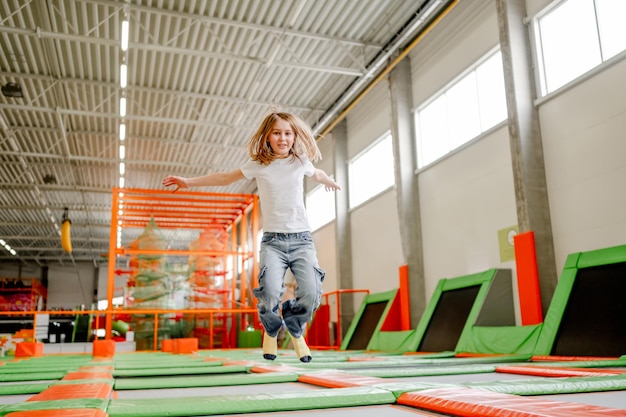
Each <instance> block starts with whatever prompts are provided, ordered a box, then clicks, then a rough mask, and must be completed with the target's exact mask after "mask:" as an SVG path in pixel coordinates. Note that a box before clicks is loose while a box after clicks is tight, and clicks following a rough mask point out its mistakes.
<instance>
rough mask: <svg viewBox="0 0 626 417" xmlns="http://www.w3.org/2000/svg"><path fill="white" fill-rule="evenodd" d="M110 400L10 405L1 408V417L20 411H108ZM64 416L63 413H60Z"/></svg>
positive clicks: (98, 399)
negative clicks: (83, 409) (87, 409)
mask: <svg viewBox="0 0 626 417" xmlns="http://www.w3.org/2000/svg"><path fill="white" fill-rule="evenodd" d="M108 403H109V400H103V399H100V398H85V399H77V400H54V401H29V402H23V403H17V404H10V405H7V406H5V407H3V408H0V416H5V415H7V414H9V413H16V412H19V411H34V410H67V409H77V408H95V409H98V410H106V407H107V405H108ZM59 414H62V413H59Z"/></svg>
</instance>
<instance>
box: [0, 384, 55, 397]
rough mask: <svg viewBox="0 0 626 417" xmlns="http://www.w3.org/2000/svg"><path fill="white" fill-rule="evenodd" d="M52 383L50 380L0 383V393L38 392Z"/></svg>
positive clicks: (20, 393)
mask: <svg viewBox="0 0 626 417" xmlns="http://www.w3.org/2000/svg"><path fill="white" fill-rule="evenodd" d="M50 385H52V383H51V382H40V383H33V384H11V385H0V395H22V394H39V393H40V392H41V391H43V390H45V389H47V388H48V387H50Z"/></svg>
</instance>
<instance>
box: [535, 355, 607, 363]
mask: <svg viewBox="0 0 626 417" xmlns="http://www.w3.org/2000/svg"><path fill="white" fill-rule="evenodd" d="M618 359H619V356H616V357H607V356H550V355H548V356H541V355H537V356H533V357H532V358H530V360H531V361H533V362H541V361H548V362H555V361H614V360H618Z"/></svg>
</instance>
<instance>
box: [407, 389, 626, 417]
mask: <svg viewBox="0 0 626 417" xmlns="http://www.w3.org/2000/svg"><path fill="white" fill-rule="evenodd" d="M398 404H403V405H410V406H413V407H417V408H421V409H427V410H430V411H436V412H440V413H444V414H450V415H454V416H460V417H537V416H541V417H589V416H595V417H598V416H600V417H618V416H619V417H624V410H618V409H615V408H606V407H600V406H594V405H589V404H576V403H568V402H563V401H550V400H546V399H542V398H538V397H532V398H531V397H520V396H517V395H511V394H502V393H499V392H491V391H486V390H481V389H473V388H465V387H452V388H434V389H427V390H424V391H417V392H407V393H405V394H402V395H400V397H398Z"/></svg>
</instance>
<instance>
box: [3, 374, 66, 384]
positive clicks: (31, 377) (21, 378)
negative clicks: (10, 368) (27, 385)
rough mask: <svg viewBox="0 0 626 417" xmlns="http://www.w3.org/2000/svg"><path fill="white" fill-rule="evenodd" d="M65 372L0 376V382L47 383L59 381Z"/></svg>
mask: <svg viewBox="0 0 626 417" xmlns="http://www.w3.org/2000/svg"><path fill="white" fill-rule="evenodd" d="M65 374H66V373H65V372H31V373H25V374H4V375H0V382H25V381H47V380H52V379H61V378H63V377H64V376H65Z"/></svg>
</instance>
